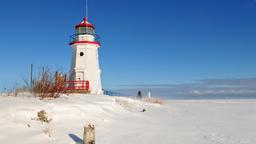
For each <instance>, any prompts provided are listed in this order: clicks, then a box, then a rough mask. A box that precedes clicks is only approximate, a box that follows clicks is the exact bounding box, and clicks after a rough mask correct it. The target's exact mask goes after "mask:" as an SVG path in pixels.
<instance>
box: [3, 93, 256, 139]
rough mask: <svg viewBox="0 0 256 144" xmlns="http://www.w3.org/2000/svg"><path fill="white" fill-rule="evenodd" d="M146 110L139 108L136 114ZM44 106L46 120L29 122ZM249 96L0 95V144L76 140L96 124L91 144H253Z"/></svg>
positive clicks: (255, 104)
mask: <svg viewBox="0 0 256 144" xmlns="http://www.w3.org/2000/svg"><path fill="white" fill-rule="evenodd" d="M142 109H146V111H145V112H141V110H142ZM40 110H45V111H46V112H47V113H48V115H49V118H51V119H52V120H51V122H50V123H49V124H46V123H42V122H40V121H37V120H35V118H36V117H37V112H39V111H40ZM255 111H256V101H255V100H205V101H202V100H201V101H200V100H197V101H188V100H182V101H181V100H180V101H178V100H176V101H168V102H167V103H166V105H164V106H161V105H157V104H149V103H145V102H141V101H137V100H133V99H129V98H124V97H108V96H90V95H87V96H85V95H69V96H61V97H60V98H58V99H54V100H39V99H37V98H34V97H28V96H18V97H6V96H1V97H0V143H12V144H37V143H38V144H76V143H81V142H82V135H83V126H84V125H85V124H86V123H93V124H95V126H96V143H97V144H156V143H157V144H170V143H171V144H255V143H256V133H255V130H256V125H255V121H256V113H255Z"/></svg>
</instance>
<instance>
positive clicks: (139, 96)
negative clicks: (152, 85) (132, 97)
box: [137, 91, 142, 99]
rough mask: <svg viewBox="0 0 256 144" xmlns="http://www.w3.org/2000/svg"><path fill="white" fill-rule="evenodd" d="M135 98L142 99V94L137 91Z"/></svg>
mask: <svg viewBox="0 0 256 144" xmlns="http://www.w3.org/2000/svg"><path fill="white" fill-rule="evenodd" d="M137 98H140V99H141V98H142V93H141V91H138V93H137Z"/></svg>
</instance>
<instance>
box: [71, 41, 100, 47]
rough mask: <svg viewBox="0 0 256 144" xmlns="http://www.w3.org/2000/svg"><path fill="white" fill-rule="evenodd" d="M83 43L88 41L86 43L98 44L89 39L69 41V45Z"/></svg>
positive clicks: (98, 43)
mask: <svg viewBox="0 0 256 144" xmlns="http://www.w3.org/2000/svg"><path fill="white" fill-rule="evenodd" d="M83 43H88V44H96V45H99V46H100V42H91V41H74V42H71V43H69V45H73V44H83Z"/></svg>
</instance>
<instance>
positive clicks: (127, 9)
mask: <svg viewBox="0 0 256 144" xmlns="http://www.w3.org/2000/svg"><path fill="white" fill-rule="evenodd" d="M84 3H85V2H84V0H8V1H1V4H0V18H1V20H0V50H1V52H0V88H1V87H5V86H9V87H10V86H11V85H13V84H14V83H15V82H17V83H19V84H20V85H22V84H23V78H25V79H28V77H29V65H30V64H31V63H33V64H34V65H35V67H36V68H37V69H39V68H40V67H42V66H46V67H50V68H55V69H60V70H62V71H65V72H68V71H69V68H70V60H71V48H70V47H69V45H68V43H69V36H70V35H71V34H73V33H74V26H75V25H76V24H77V23H79V22H80V21H81V20H82V18H83V17H84V15H85V14H84V13H85V5H84ZM89 20H90V22H91V23H93V24H94V25H95V26H96V32H97V33H98V34H99V35H100V36H101V43H102V47H101V48H100V49H99V57H100V64H101V69H102V81H103V87H105V88H116V87H118V86H119V85H136V84H174V83H185V82H190V81H193V80H198V79H209V78H251V77H256V1H255V0H157V1H156V0H89Z"/></svg>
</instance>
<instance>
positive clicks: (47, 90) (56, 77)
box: [31, 69, 66, 99]
mask: <svg viewBox="0 0 256 144" xmlns="http://www.w3.org/2000/svg"><path fill="white" fill-rule="evenodd" d="M65 85H66V76H63V75H62V74H61V73H58V72H55V73H53V72H51V71H50V70H49V69H47V70H42V71H41V72H40V74H39V77H38V78H37V79H34V80H33V83H32V86H31V92H32V93H33V94H34V95H35V96H39V97H40V98H42V99H43V98H57V97H59V96H60V95H61V94H62V93H65V92H66V89H65Z"/></svg>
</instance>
